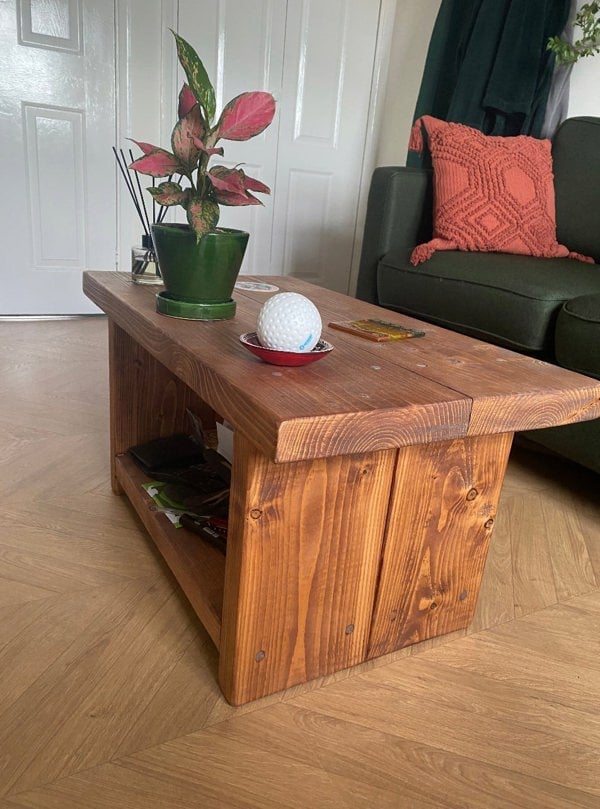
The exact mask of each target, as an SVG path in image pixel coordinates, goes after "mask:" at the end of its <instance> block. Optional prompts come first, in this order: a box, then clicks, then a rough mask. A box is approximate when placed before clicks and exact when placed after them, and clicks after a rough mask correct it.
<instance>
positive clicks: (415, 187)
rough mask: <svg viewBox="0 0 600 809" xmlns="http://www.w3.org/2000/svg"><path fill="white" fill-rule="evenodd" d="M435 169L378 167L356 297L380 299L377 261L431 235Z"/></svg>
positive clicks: (372, 181) (408, 248) (367, 220)
mask: <svg viewBox="0 0 600 809" xmlns="http://www.w3.org/2000/svg"><path fill="white" fill-rule="evenodd" d="M431 185H432V184H431V171H428V170H426V169H419V168H407V167H404V166H383V167H381V168H377V169H375V171H374V172H373V178H372V180H371V187H370V190H369V199H368V202H367V216H366V221H365V231H364V238H363V246H362V253H361V259H360V268H359V271H358V283H357V288H356V297H357V298H360V299H361V300H364V301H369V302H370V303H378V299H377V264H378V262H379V260H380V259H381V257H382V256H384V255H385V254H386V253H387V252H389V250H391V249H392V248H406V249H407V250H412V248H413V247H415V246H416V245H417V244H419V243H420V242H424V241H427V240H428V239H430V238H431Z"/></svg>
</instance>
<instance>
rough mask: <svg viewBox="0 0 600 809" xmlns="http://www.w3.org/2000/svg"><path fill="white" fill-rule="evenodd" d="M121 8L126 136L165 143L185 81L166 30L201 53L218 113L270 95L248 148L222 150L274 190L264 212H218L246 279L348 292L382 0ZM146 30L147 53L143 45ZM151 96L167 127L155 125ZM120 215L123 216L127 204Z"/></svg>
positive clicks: (186, 1)
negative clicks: (237, 99) (247, 94)
mask: <svg viewBox="0 0 600 809" xmlns="http://www.w3.org/2000/svg"><path fill="white" fill-rule="evenodd" d="M127 2H128V6H129V10H130V15H131V17H130V19H129V20H128V22H127V23H123V24H122V25H121V26H120V27H121V28H122V29H123V30H124V29H125V28H127V29H128V30H129V31H130V32H131V35H130V37H128V41H127V43H126V47H127V48H128V53H127V56H126V63H127V65H128V66H129V67H128V76H127V82H128V84H127V95H128V97H129V98H130V101H131V103H130V105H129V107H128V110H127V120H126V121H125V116H122V120H123V121H124V122H125V123H126V126H125V129H124V132H123V134H124V135H130V136H132V137H134V138H136V139H138V140H144V141H150V142H151V143H156V142H157V141H156V140H153V139H152V138H153V137H156V136H157V135H159V136H160V142H161V144H162V145H164V146H168V143H169V134H170V129H171V127H172V125H173V123H174V118H173V116H174V115H175V109H176V107H175V105H174V104H175V98H176V93H177V92H178V90H179V86H180V84H181V82H182V81H183V76H182V74H181V72H180V73H179V77H178V78H176V73H175V69H174V65H173V61H172V60H173V57H174V54H175V48H174V44H173V41H172V36H171V34H170V33H169V32H168V31H167V30H166V29H167V27H169V26H171V27H174V28H176V30H177V31H178V32H179V33H180V34H181V35H182V36H183V37H184V38H185V39H187V40H188V41H189V42H190V43H191V44H192V45H193V46H194V47H195V49H196V50H197V51H198V53H199V55H200V57H201V59H202V60H203V62H204V64H205V66H206V69H207V71H208V74H209V76H210V78H211V80H212V81H213V83H214V85H215V89H216V94H217V112H219V111H220V109H221V108H222V106H223V104H225V103H226V102H227V101H229V100H230V99H231V98H233V97H234V96H235V95H237V94H238V93H240V92H243V91H246V90H267V91H269V92H271V93H273V95H274V96H275V98H276V100H277V114H276V117H275V120H274V122H273V124H272V125H271V126H270V127H269V128H268V129H267V130H265V132H264V133H263V134H262V135H260V136H259V137H257V138H253V139H252V140H250V141H246V142H241V143H233V142H223V144H222V145H223V146H224V147H225V158H224V160H223V162H225V163H227V164H232V165H233V164H236V163H239V162H243V163H245V164H246V165H245V169H247V171H248V173H249V174H251V175H252V176H255V177H257V178H258V179H260V180H262V181H263V182H265V183H266V184H267V185H269V186H270V187H271V189H272V195H271V196H270V197H264V198H263V202H264V207H262V206H258V205H256V206H250V207H247V208H223V209H222V214H221V224H223V225H226V226H229V227H239V228H243V229H245V230H248V231H249V232H250V242H249V245H248V252H247V254H246V258H245V259H244V264H243V267H242V272H243V273H246V274H267V275H268V274H271V275H296V276H298V277H301V278H303V279H305V280H308V281H312V282H313V283H316V284H319V285H321V286H326V287H329V288H332V289H336V290H340V291H342V292H346V291H348V288H349V280H350V271H351V265H352V257H353V248H354V245H355V237H356V228H357V217H358V210H359V208H358V206H359V198H360V195H361V192H362V193H364V178H363V176H362V171H363V165H364V160H365V145H366V143H367V137H368V134H369V133H371V134H372V131H373V122H372V121H370V113H372V108H373V104H372V85H373V81H374V69H375V65H376V55H377V45H378V35H380V31H379V23H380V10H381V7H382V5H387V6H389V5H390V4H389V0H388V2H385V0H383V2H382V0H287V2H286V0H170V2H167V1H166V0H162V2H160V3H159V2H158V0H143V11H142V0H127ZM157 25H158V26H159V27H160V28H162V31H163V36H161V35H160V33H157V32H156V29H155V28H154V26H157ZM150 30H154V34H153V35H152V36H153V40H152V47H149V46H148V44H146V45H144V38H145V37H147V36H148V34H147V33H144V32H145V31H146V32H147V31H150ZM165 31H166V37H165V36H164V32H165ZM160 58H162V59H163V62H162V65H159V64H158V60H159V59H160ZM157 68H160V70H161V77H160V85H161V87H157V86H156V71H157ZM150 76H151V77H152V80H150V79H149V77H150ZM165 91H166V92H167V94H168V95H167V96H166V97H165ZM123 95H124V94H123ZM159 99H160V100H161V103H160V109H161V110H162V111H163V112H164V111H166V110H167V109H168V113H169V116H170V118H169V121H168V122H165V120H164V119H162V118H161V119H160V120H159V119H158V118H157V115H156V109H157V106H158V104H159ZM144 120H146V121H147V125H146V124H145V123H144ZM165 124H166V125H167V126H166V129H165ZM123 211H124V215H125V216H127V215H128V211H127V202H126V201H125V202H124V208H123ZM129 213H130V212H129ZM135 227H136V225H135V224H134V228H135ZM137 229H138V230H139V226H137ZM124 232H125V243H124V242H123V238H122V240H121V251H120V252H121V254H122V255H123V257H125V255H126V253H127V248H128V245H127V243H126V242H127V238H128V236H127V232H128V231H127V228H125V229H124ZM131 238H135V231H133V232H131V231H130V235H129V239H130V240H131Z"/></svg>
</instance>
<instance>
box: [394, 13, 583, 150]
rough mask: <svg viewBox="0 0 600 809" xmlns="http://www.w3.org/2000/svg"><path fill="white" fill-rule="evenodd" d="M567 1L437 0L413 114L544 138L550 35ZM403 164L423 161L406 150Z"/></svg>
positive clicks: (561, 23)
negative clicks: (433, 22) (406, 158)
mask: <svg viewBox="0 0 600 809" xmlns="http://www.w3.org/2000/svg"><path fill="white" fill-rule="evenodd" d="M570 4H571V0H442V4H441V6H440V10H439V12H438V16H437V18H436V22H435V26H434V29H433V33H432V37H431V41H430V43H429V50H428V52H427V58H426V61H425V69H424V72H423V79H422V83H421V89H420V92H419V96H418V99H417V104H416V107H415V113H414V120H416V119H417V118H419V117H420V116H421V115H433V116H434V117H436V118H441V119H442V120H445V121H454V122H456V123H463V124H467V125H468V126H471V127H473V128H474V129H478V130H480V131H481V132H484V133H485V134H488V135H533V136H534V137H541V135H542V129H543V125H544V116H545V111H546V102H547V99H548V95H549V92H550V87H551V84H552V74H553V69H554V54H553V53H551V52H550V51H548V50H547V49H546V43H547V41H548V38H549V37H551V36H554V35H555V34H560V33H561V32H562V31H563V29H564V27H565V23H566V21H567V18H568V16H569V9H570ZM408 165H421V162H420V160H419V157H418V155H417V156H415V155H414V154H413V153H409V160H408Z"/></svg>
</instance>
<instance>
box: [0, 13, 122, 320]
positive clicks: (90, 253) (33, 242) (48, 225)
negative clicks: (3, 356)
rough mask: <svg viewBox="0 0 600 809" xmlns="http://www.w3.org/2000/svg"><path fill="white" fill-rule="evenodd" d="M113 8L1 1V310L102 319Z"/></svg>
mask: <svg viewBox="0 0 600 809" xmlns="http://www.w3.org/2000/svg"><path fill="white" fill-rule="evenodd" d="M114 133H115V47H114V2H113V0H2V2H0V176H2V182H3V186H4V193H2V194H1V195H0V229H1V230H0V242H1V245H2V249H1V256H2V261H1V262H0V314H75V313H86V312H93V311H98V310H97V309H96V308H95V307H94V306H93V304H92V303H91V302H90V301H89V300H88V299H87V298H85V296H84V295H83V293H82V292H81V274H82V271H83V270H84V269H88V268H89V269H114V264H115V232H116V212H115V173H114V158H113V156H112V152H111V146H112V145H113V144H114V138H115V134H114Z"/></svg>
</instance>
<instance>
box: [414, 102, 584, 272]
mask: <svg viewBox="0 0 600 809" xmlns="http://www.w3.org/2000/svg"><path fill="white" fill-rule="evenodd" d="M423 128H424V129H425V132H426V134H427V142H428V146H429V150H430V152H431V160H432V164H433V183H434V210H433V239H432V240H431V241H429V242H426V243H425V244H420V245H418V246H417V247H415V249H414V250H413V252H412V255H411V259H410V260H411V263H412V264H421V263H422V262H423V261H426V260H427V259H428V258H430V257H431V255H432V254H433V253H434V252H435V251H436V250H474V251H479V252H488V253H489V252H496V253H519V254H521V255H528V256H544V257H545V258H564V257H569V258H576V259H579V260H580V261H590V262H592V263H593V262H594V260H593V259H592V258H589V257H588V256H582V255H581V254H579V253H572V252H570V251H569V249H568V248H567V247H565V246H564V245H562V244H559V243H558V242H557V241H556V217H555V208H554V184H553V179H554V178H553V174H552V155H551V152H550V141H548V140H539V139H538V138H532V137H529V136H527V135H517V136H516V137H495V136H490V135H484V134H483V133H482V132H479V131H478V130H477V129H472V128H471V127H469V126H464V125H463V124H454V123H448V122H446V121H441V120H439V119H438V118H432V117H431V116H430V115H424V116H423V117H422V118H419V119H418V120H417V121H416V122H415V124H414V126H413V130H412V133H411V138H410V143H409V149H411V150H413V151H417V152H419V151H421V150H422V148H423Z"/></svg>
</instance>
